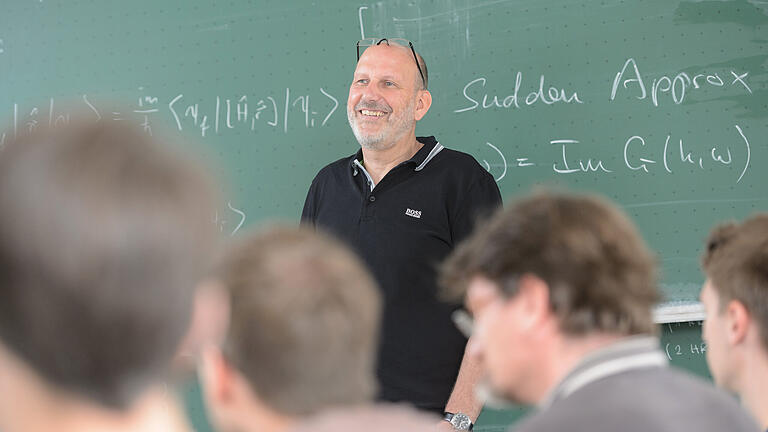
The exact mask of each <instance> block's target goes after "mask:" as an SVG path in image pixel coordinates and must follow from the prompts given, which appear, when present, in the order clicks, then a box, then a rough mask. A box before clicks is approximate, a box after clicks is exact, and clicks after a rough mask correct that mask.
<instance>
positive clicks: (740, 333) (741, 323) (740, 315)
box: [725, 300, 752, 345]
mask: <svg viewBox="0 0 768 432" xmlns="http://www.w3.org/2000/svg"><path fill="white" fill-rule="evenodd" d="M725 320H726V332H727V333H726V337H727V338H728V343H729V344H731V345H739V344H741V343H743V342H744V340H745V339H746V337H747V332H748V330H749V326H750V324H751V322H752V317H751V315H750V314H749V311H748V310H747V307H746V306H744V303H742V302H740V301H738V300H731V301H730V302H728V306H726V309H725Z"/></svg>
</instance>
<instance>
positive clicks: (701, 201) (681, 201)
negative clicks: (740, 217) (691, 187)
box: [623, 198, 768, 208]
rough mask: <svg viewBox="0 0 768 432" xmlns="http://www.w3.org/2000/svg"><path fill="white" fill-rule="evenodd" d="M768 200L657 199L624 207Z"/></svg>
mask: <svg viewBox="0 0 768 432" xmlns="http://www.w3.org/2000/svg"><path fill="white" fill-rule="evenodd" d="M758 201H768V198H734V199H719V200H718V199H711V200H706V199H704V200H677V201H655V202H645V203H635V204H624V205H623V207H624V208H641V207H661V206H667V205H680V204H728V203H738V202H758Z"/></svg>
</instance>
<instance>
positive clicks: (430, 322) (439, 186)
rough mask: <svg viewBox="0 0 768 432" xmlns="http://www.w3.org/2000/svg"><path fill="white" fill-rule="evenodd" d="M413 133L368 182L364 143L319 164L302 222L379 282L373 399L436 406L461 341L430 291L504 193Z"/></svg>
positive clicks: (454, 369)
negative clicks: (393, 161)
mask: <svg viewBox="0 0 768 432" xmlns="http://www.w3.org/2000/svg"><path fill="white" fill-rule="evenodd" d="M418 140H419V142H421V143H423V144H424V145H423V147H422V148H421V149H420V150H419V151H418V152H417V153H416V155H415V156H414V157H413V158H411V159H410V160H407V161H405V162H403V163H401V164H400V165H398V166H396V167H395V168H393V169H392V170H391V171H390V172H388V173H387V175H386V176H384V178H383V179H381V181H380V182H379V184H377V185H375V186H372V181H371V178H370V176H369V175H368V173H367V172H366V171H365V169H364V168H363V165H362V162H363V154H362V150H361V151H358V152H357V154H355V155H353V156H351V157H347V158H344V159H340V160H338V161H336V162H334V163H332V164H330V165H328V166H326V167H325V168H323V169H322V170H320V172H319V173H318V174H317V176H316V177H315V179H314V180H313V181H312V185H311V186H310V188H309V193H308V194H307V200H306V202H305V204H304V211H303V213H302V220H303V221H304V222H305V223H308V224H312V225H314V226H316V227H319V228H321V229H323V230H326V231H329V232H331V233H332V234H335V235H336V236H337V237H339V238H341V239H342V240H343V241H345V242H347V243H348V244H349V245H350V246H351V247H352V248H353V249H354V250H355V251H357V253H358V254H359V255H360V256H361V257H362V259H363V260H364V261H365V262H366V263H367V264H368V266H369V269H370V270H371V272H372V273H373V275H374V277H375V278H376V280H377V282H378V283H379V286H380V289H381V291H382V294H383V300H384V310H383V322H382V330H381V340H380V350H379V357H378V368H377V372H378V378H379V383H380V399H382V400H385V401H393V402H397V401H406V402H410V403H412V404H414V405H416V406H417V407H419V408H422V409H428V410H434V411H439V412H442V410H443V408H444V407H445V404H446V402H447V401H448V397H449V396H450V393H451V391H452V389H453V385H454V383H455V382H456V376H457V374H458V370H459V366H460V365H461V360H462V357H463V354H464V348H465V345H466V342H467V340H466V339H465V338H464V337H463V336H462V335H461V333H460V332H459V331H458V330H457V329H456V327H455V326H454V324H453V322H452V321H451V313H452V311H453V310H455V309H456V308H457V307H458V305H455V304H446V303H443V302H441V301H439V300H438V298H437V283H436V276H437V266H438V265H439V263H440V262H441V261H442V260H443V259H444V258H445V257H446V256H447V255H448V254H449V253H450V252H451V250H452V249H453V248H454V247H455V246H456V244H457V243H458V242H460V241H461V240H462V239H464V238H465V237H466V236H467V235H468V234H469V233H470V232H471V230H472V228H473V224H474V222H475V220H476V219H477V217H478V216H480V215H487V214H489V213H490V212H491V211H492V210H493V209H495V208H496V207H498V206H500V205H501V195H500V194H499V188H498V187H497V186H496V182H495V181H494V179H493V177H492V176H491V175H490V174H489V173H488V171H486V170H485V169H484V168H483V167H481V166H480V164H478V163H477V161H476V160H475V159H474V158H473V157H472V156H470V155H468V154H466V153H461V152H458V151H454V150H449V149H446V148H444V147H443V146H442V145H440V144H439V143H438V142H437V141H436V140H435V138H434V137H426V138H423V137H419V138H418Z"/></svg>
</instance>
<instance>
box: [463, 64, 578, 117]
mask: <svg viewBox="0 0 768 432" xmlns="http://www.w3.org/2000/svg"><path fill="white" fill-rule="evenodd" d="M486 82H487V80H486V79H485V78H484V77H480V78H475V79H474V80H472V81H470V82H469V83H467V85H465V86H464V89H463V91H462V94H463V95H464V98H465V99H466V100H467V101H469V102H470V105H467V106H465V107H462V108H458V109H455V110H454V111H453V112H455V113H462V112H466V111H472V110H476V109H478V108H479V109H488V108H520V107H523V106H531V105H535V104H537V103H539V102H541V103H543V104H545V105H552V104H555V103H558V102H562V103H566V104H569V103H577V104H581V103H584V102H582V101H581V99H579V95H578V94H577V93H576V92H571V93H570V95H569V94H568V93H567V92H566V91H565V90H564V89H562V88H560V89H558V88H557V87H553V86H550V87H549V88H548V89H546V90H545V85H544V82H545V81H544V75H541V76H540V77H539V87H538V90H535V91H532V92H530V93H528V95H527V96H525V98H522V95H523V93H520V88H521V86H522V83H523V74H522V73H521V72H517V74H516V75H515V88H514V90H513V92H512V93H511V94H509V95H507V96H502V97H500V96H497V95H493V96H489V95H488V93H483V94H482V96H479V95H478V96H476V94H477V93H479V92H480V91H482V90H483V89H484V88H485V84H486ZM476 92H477V93H476Z"/></svg>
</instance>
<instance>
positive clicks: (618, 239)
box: [441, 193, 659, 335]
mask: <svg viewBox="0 0 768 432" xmlns="http://www.w3.org/2000/svg"><path fill="white" fill-rule="evenodd" d="M526 273H530V274H534V275H536V276H537V277H539V278H541V279H542V280H544V281H545V282H546V283H547V284H548V286H549V289H550V296H549V298H550V304H551V308H552V311H553V312H554V313H555V314H556V316H557V317H558V319H559V322H560V327H561V330H562V331H563V332H564V333H566V334H571V335H583V334H586V333H589V332H593V331H606V332H620V333H624V334H642V333H652V332H654V328H655V326H654V323H653V318H652V312H651V308H652V307H653V305H654V304H655V303H656V301H657V300H658V298H659V296H658V292H657V288H656V281H655V270H654V261H653V259H652V256H651V254H650V253H649V251H648V249H647V248H646V246H645V244H644V243H643V241H642V239H641V238H640V236H639V235H638V234H637V232H636V230H635V228H634V227H633V226H632V224H631V222H630V221H629V220H628V218H627V217H626V216H625V215H623V214H622V213H621V212H620V211H619V210H618V209H616V208H615V207H613V206H612V205H610V204H609V203H607V202H606V201H604V200H602V199H600V198H597V197H594V196H571V195H559V194H551V193H540V194H537V195H534V196H531V197H528V198H525V199H522V200H520V201H517V202H516V203H514V204H513V205H512V206H510V207H508V208H506V209H505V210H501V211H499V212H498V213H497V214H496V215H495V216H494V217H493V218H492V219H491V220H490V221H489V222H488V223H487V224H486V225H485V226H483V227H482V228H480V229H478V230H477V231H476V232H475V233H474V234H473V235H472V236H471V237H470V238H469V239H468V240H467V241H465V242H464V243H462V244H461V245H460V246H459V247H458V248H457V250H456V251H455V252H454V253H453V254H452V255H451V256H450V258H449V259H448V260H447V262H446V263H445V264H444V267H443V271H442V277H441V280H442V283H443V285H444V286H446V287H447V289H448V291H447V293H449V294H451V293H452V295H453V296H456V295H458V294H463V291H464V289H466V285H467V282H468V281H469V280H470V279H471V278H472V277H474V276H478V275H481V276H484V277H486V278H488V279H490V280H492V281H493V282H495V283H496V284H497V285H498V286H499V288H500V289H501V290H502V292H503V293H505V294H506V295H510V296H511V295H514V294H515V292H516V285H515V280H516V279H517V278H518V277H520V276H522V275H523V274H526Z"/></svg>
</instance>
